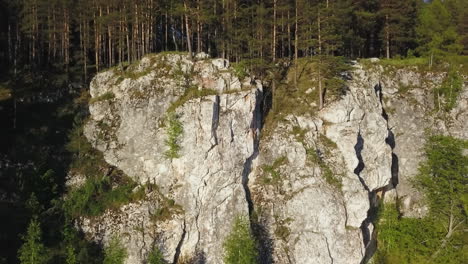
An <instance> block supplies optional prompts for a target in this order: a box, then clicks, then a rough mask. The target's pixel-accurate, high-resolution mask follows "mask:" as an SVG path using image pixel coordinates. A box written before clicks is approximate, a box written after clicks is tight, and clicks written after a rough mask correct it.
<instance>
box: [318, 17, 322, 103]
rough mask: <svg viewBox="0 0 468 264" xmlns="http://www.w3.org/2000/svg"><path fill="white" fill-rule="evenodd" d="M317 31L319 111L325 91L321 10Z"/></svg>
mask: <svg viewBox="0 0 468 264" xmlns="http://www.w3.org/2000/svg"><path fill="white" fill-rule="evenodd" d="M317 27H318V28H317V29H318V50H319V54H318V55H319V66H318V87H319V109H322V108H323V89H322V75H321V74H322V26H321V17H320V9H319V11H318V13H317Z"/></svg>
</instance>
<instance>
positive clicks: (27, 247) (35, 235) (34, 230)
mask: <svg viewBox="0 0 468 264" xmlns="http://www.w3.org/2000/svg"><path fill="white" fill-rule="evenodd" d="M23 241H24V243H23V245H22V246H21V248H20V249H19V251H18V258H19V260H20V263H21V264H42V263H46V260H47V258H46V249H45V247H44V245H43V244H42V241H41V227H40V224H39V222H38V221H37V219H36V218H33V219H32V220H31V222H30V223H29V226H28V230H27V233H26V235H25V236H23Z"/></svg>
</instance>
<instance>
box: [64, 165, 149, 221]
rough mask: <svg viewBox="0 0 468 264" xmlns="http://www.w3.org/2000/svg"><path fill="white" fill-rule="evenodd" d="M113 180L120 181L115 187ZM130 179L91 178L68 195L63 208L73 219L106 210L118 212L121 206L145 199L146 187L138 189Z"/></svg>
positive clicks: (119, 176)
mask: <svg viewBox="0 0 468 264" xmlns="http://www.w3.org/2000/svg"><path fill="white" fill-rule="evenodd" d="M112 178H116V179H115V180H114V182H115V181H119V184H118V185H117V186H115V187H113V181H112ZM137 186H138V185H137V183H135V182H134V181H133V180H131V179H130V178H128V177H126V176H124V175H118V174H114V175H112V176H92V177H89V178H88V179H87V180H86V182H85V183H84V185H83V186H81V187H79V188H77V189H73V190H71V191H70V192H69V193H68V196H67V199H66V200H65V202H64V204H63V207H64V210H65V211H66V212H67V213H68V215H70V216H71V217H79V216H98V215H101V214H103V213H104V212H105V211H106V210H108V209H110V210H116V209H118V208H119V207H120V206H122V205H124V204H127V203H130V202H133V201H137V200H140V199H142V198H143V197H144V193H145V187H144V186H142V187H140V188H139V189H138V190H137V191H134V189H135V188H136V187H137Z"/></svg>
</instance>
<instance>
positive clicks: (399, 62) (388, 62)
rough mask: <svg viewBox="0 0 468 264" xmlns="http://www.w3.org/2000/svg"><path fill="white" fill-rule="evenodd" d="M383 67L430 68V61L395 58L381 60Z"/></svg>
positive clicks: (414, 58) (425, 59)
mask: <svg viewBox="0 0 468 264" xmlns="http://www.w3.org/2000/svg"><path fill="white" fill-rule="evenodd" d="M378 63H379V64H381V65H382V66H394V67H398V68H401V67H409V66H418V67H419V66H423V67H424V66H428V65H429V60H428V59H427V58H416V57H413V58H394V59H381V60H380V61H379V62H378Z"/></svg>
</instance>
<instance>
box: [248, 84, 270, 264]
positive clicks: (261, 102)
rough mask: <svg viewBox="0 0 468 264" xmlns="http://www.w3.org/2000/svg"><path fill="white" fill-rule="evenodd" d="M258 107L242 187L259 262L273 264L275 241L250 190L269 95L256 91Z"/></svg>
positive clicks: (251, 129) (251, 128)
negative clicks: (250, 153)
mask: <svg viewBox="0 0 468 264" xmlns="http://www.w3.org/2000/svg"><path fill="white" fill-rule="evenodd" d="M255 96H256V105H255V109H254V111H253V117H252V118H253V119H252V122H251V124H250V131H251V134H252V136H253V153H252V155H251V156H250V157H248V158H247V159H246V161H245V163H244V169H243V171H242V187H243V188H244V192H245V199H246V201H247V205H248V210H249V220H250V228H251V230H252V234H253V236H254V238H255V240H256V241H257V246H258V251H259V252H258V253H259V254H258V257H259V258H258V260H259V263H261V264H269V263H273V240H272V239H271V238H270V235H269V234H270V232H269V231H268V229H267V227H266V225H264V224H263V223H262V222H261V221H260V220H259V218H258V217H257V216H256V214H255V208H254V202H253V200H252V195H251V192H250V188H249V175H250V173H251V171H252V163H253V160H255V159H256V158H257V156H258V154H259V145H260V131H261V128H262V126H263V121H264V117H265V114H267V113H268V112H269V110H270V107H271V104H268V101H266V99H265V98H266V97H268V96H267V95H265V93H263V92H262V91H260V90H257V91H256V94H255Z"/></svg>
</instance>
